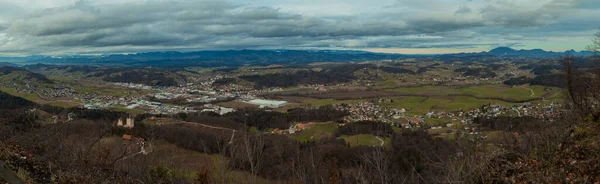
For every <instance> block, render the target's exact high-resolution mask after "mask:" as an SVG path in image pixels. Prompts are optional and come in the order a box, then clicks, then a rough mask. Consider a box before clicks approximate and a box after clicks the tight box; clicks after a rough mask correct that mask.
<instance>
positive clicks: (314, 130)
mask: <svg viewBox="0 0 600 184" xmlns="http://www.w3.org/2000/svg"><path fill="white" fill-rule="evenodd" d="M337 129H338V125H337V123H328V124H316V125H313V126H312V127H309V128H307V129H305V130H303V131H302V132H297V133H295V134H292V135H289V137H291V138H292V139H295V140H298V141H301V142H306V141H309V140H311V137H312V140H318V139H319V138H321V137H322V136H333V133H334V132H335V131H336V130H337Z"/></svg>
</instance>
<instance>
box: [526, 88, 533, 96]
mask: <svg viewBox="0 0 600 184" xmlns="http://www.w3.org/2000/svg"><path fill="white" fill-rule="evenodd" d="M525 89H528V90H529V91H531V95H529V97H533V96H535V92H533V89H531V88H525Z"/></svg>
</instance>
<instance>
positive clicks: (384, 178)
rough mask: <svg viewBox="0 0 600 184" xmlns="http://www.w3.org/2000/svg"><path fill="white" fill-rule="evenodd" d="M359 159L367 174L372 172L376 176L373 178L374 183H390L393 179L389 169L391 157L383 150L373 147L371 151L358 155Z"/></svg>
mask: <svg viewBox="0 0 600 184" xmlns="http://www.w3.org/2000/svg"><path fill="white" fill-rule="evenodd" d="M360 158H361V160H362V161H363V164H364V165H365V168H366V169H367V170H368V172H373V175H374V176H376V177H375V178H373V181H375V183H381V184H386V183H392V181H393V180H394V177H395V176H393V174H392V172H391V168H390V164H391V162H392V156H391V154H389V153H388V152H387V151H386V150H385V148H383V147H375V148H374V149H373V150H372V151H368V152H365V153H363V154H362V155H360Z"/></svg>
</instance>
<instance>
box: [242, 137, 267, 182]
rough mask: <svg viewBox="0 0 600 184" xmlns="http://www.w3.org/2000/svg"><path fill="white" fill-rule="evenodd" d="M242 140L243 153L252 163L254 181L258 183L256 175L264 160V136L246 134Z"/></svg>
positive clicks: (251, 169)
mask: <svg viewBox="0 0 600 184" xmlns="http://www.w3.org/2000/svg"><path fill="white" fill-rule="evenodd" d="M242 141H243V142H242V145H241V146H242V151H243V153H242V154H243V157H244V158H245V159H246V161H247V162H248V164H250V172H251V173H252V175H253V176H254V177H253V180H252V183H256V175H257V174H258V171H259V169H260V165H261V162H262V157H263V151H264V148H265V140H264V137H263V136H252V135H248V134H246V135H245V137H243V140H242Z"/></svg>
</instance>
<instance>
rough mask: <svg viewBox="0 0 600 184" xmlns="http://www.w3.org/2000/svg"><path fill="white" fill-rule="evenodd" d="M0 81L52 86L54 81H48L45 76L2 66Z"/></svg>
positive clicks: (0, 68)
mask: <svg viewBox="0 0 600 184" xmlns="http://www.w3.org/2000/svg"><path fill="white" fill-rule="evenodd" d="M0 81H2V82H4V83H7V82H9V83H10V82H11V81H12V82H22V81H32V82H37V83H42V84H53V83H54V81H52V80H50V79H48V78H47V77H46V76H44V75H41V74H38V73H33V72H31V71H29V70H25V69H22V68H17V67H10V66H3V67H0Z"/></svg>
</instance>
